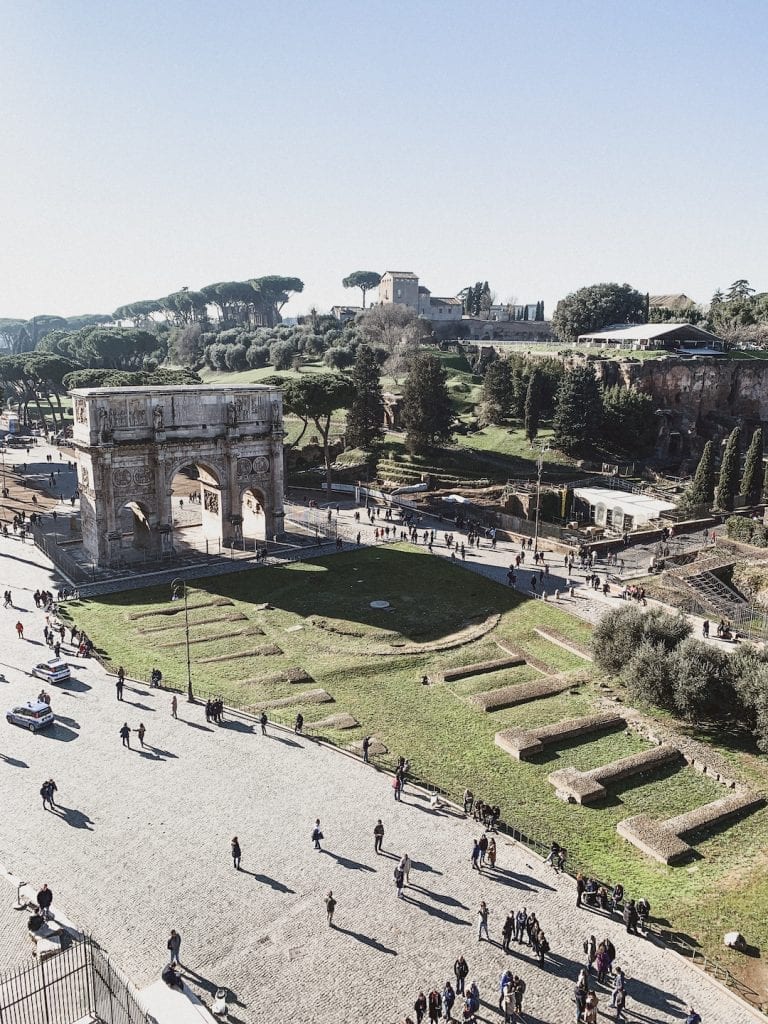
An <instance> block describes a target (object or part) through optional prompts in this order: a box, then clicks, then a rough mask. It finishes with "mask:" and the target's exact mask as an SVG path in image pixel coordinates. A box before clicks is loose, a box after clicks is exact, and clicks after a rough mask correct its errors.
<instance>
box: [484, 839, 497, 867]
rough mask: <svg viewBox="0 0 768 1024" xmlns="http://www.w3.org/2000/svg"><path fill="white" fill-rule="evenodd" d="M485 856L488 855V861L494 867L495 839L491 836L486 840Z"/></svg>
mask: <svg viewBox="0 0 768 1024" xmlns="http://www.w3.org/2000/svg"><path fill="white" fill-rule="evenodd" d="M486 856H487V857H488V863H489V864H490V865H491V867H492V868H495V867H496V840H495V839H494V838H493V836H491V838H490V839H489V840H488V851H487V854H486Z"/></svg>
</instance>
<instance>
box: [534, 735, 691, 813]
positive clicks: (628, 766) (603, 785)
mask: <svg viewBox="0 0 768 1024" xmlns="http://www.w3.org/2000/svg"><path fill="white" fill-rule="evenodd" d="M682 759H683V757H682V754H681V753H680V751H679V750H678V749H677V747H672V746H668V745H666V744H664V745H662V746H660V747H653V748H652V749H651V750H643V751H641V752H640V753H639V754H630V755H629V757H622V758H620V759H619V760H618V761H611V762H610V763H609V764H604V765H601V766H600V767H599V768H593V769H592V770H591V771H587V772H582V771H579V769H578V768H560V769H558V771H556V772H552V774H551V775H549V776H548V777H547V781H548V782H549V783H550V785H552V786H554V787H555V789H556V791H557V793H558V796H562V797H563V798H564V799H567V800H570V801H573V802H575V803H577V804H591V803H595V802H596V801H598V800H603V799H604V798H605V797H606V796H607V795H608V790H607V787H608V786H609V785H611V783H613V782H620V781H621V780H623V779H629V778H631V777H632V776H634V775H643V774H645V773H646V772H653V771H657V770H658V769H659V768H664V767H666V766H667V765H670V764H674V763H675V762H677V761H682Z"/></svg>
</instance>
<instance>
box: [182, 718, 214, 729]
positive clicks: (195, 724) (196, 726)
mask: <svg viewBox="0 0 768 1024" xmlns="http://www.w3.org/2000/svg"><path fill="white" fill-rule="evenodd" d="M177 721H179V722H183V723H184V725H188V726H189V727H190V729H199V730H200V732H213V729H212V728H211V727H210V726H209V725H201V724H200V723H199V722H190V721H188V720H187V719H186V718H179V719H177Z"/></svg>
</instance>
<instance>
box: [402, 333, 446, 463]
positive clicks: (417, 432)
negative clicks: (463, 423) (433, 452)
mask: <svg viewBox="0 0 768 1024" xmlns="http://www.w3.org/2000/svg"><path fill="white" fill-rule="evenodd" d="M446 379H447V374H446V372H445V367H444V366H443V364H442V363H441V362H440V360H439V359H438V358H437V356H431V355H427V354H426V353H422V354H419V355H417V356H416V357H415V358H414V359H413V361H412V363H411V368H410V370H409V371H408V376H407V377H406V380H405V386H404V387H403V412H402V416H403V425H404V426H405V443H406V445H407V447H408V450H409V451H411V452H415V453H417V454H418V453H420V452H425V451H428V450H429V449H430V448H432V447H434V446H435V445H437V444H440V443H441V442H443V441H447V440H448V439H449V438H450V436H451V428H452V426H453V406H452V405H451V398H450V395H449V394H448V387H447V386H446Z"/></svg>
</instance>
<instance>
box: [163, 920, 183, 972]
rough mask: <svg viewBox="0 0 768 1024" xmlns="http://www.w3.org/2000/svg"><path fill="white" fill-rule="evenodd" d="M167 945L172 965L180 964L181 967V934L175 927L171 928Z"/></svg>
mask: <svg viewBox="0 0 768 1024" xmlns="http://www.w3.org/2000/svg"><path fill="white" fill-rule="evenodd" d="M165 945H166V949H167V950H168V952H169V954H170V963H171V965H173V964H178V965H179V967H181V960H180V959H179V954H180V953H181V936H180V935H179V933H178V932H177V931H176V929H175V928H172V929H171V934H170V937H169V939H168V941H167V942H166V944H165Z"/></svg>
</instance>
